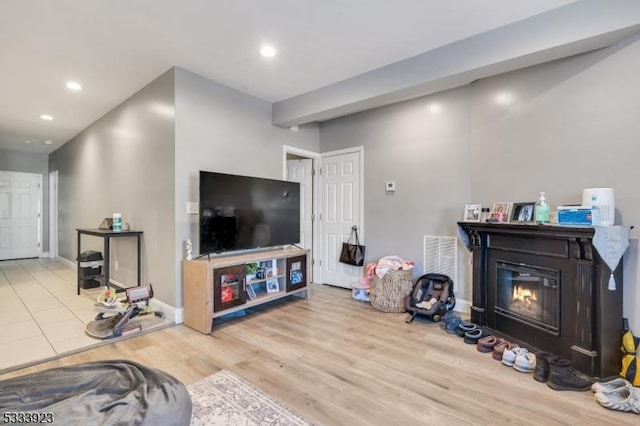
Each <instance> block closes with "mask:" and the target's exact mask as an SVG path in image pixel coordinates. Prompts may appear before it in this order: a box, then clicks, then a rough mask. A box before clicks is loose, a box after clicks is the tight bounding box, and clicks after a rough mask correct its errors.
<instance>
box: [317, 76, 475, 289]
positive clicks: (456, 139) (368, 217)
mask: <svg viewBox="0 0 640 426" xmlns="http://www.w3.org/2000/svg"><path fill="white" fill-rule="evenodd" d="M469 107H470V88H469V87H468V86H467V87H462V88H459V89H454V90H449V91H446V92H442V93H439V94H435V95H431V96H427V97H423V98H419V99H415V100H411V101H407V102H403V103H399V104H395V105H391V106H387V107H381V108H377V109H374V110H371V111H366V112H362V113H359V114H354V115H351V116H347V117H344V118H339V119H335V120H331V121H327V122H325V123H322V124H321V125H320V146H321V150H322V152H327V151H333V150H338V149H342V148H347V147H351V146H359V145H362V146H363V147H364V155H363V156H364V162H363V167H364V169H363V172H364V232H363V237H364V238H363V242H364V243H365V245H366V247H367V251H366V259H365V262H373V261H376V260H378V259H380V258H381V257H383V256H387V255H398V256H400V257H402V258H403V259H405V260H410V261H413V262H415V270H414V276H415V277H417V276H419V275H421V274H422V272H423V271H422V259H423V254H422V252H423V249H422V247H423V237H424V236H425V235H435V236H456V235H457V234H456V232H457V227H456V223H455V221H456V220H460V219H462V213H463V210H464V205H465V203H467V202H469V201H470V200H471V177H470V170H469V162H470V159H469ZM387 181H395V182H396V191H395V192H392V193H388V192H385V182H387ZM458 269H459V277H458V281H459V282H457V283H455V293H456V296H457V297H462V298H467V299H471V286H470V284H469V285H468V286H466V287H465V284H464V283H465V281H466V279H465V273H466V269H465V268H458ZM428 272H431V271H428Z"/></svg>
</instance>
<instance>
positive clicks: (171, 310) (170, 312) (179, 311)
mask: <svg viewBox="0 0 640 426" xmlns="http://www.w3.org/2000/svg"><path fill="white" fill-rule="evenodd" d="M57 260H59V261H60V262H62V263H64V264H65V265H67V266H68V267H70V268H72V269H73V270H77V269H78V264H77V263H76V262H72V261H70V260H69V259H65V258H64V257H58V258H57ZM109 282H110V283H111V284H115V285H117V286H118V287H122V288H126V287H127V286H126V285H124V284H122V283H120V282H118V281H116V280H112V279H109ZM149 304H150V305H151V308H153V310H154V311H155V312H162V313H163V314H164V316H165V318H167V319H168V320H170V321H172V322H174V323H175V324H182V323H183V322H184V308H176V307H174V306H171V305H168V304H166V303H164V302H163V301H161V300H158V299H151V300H150V301H149Z"/></svg>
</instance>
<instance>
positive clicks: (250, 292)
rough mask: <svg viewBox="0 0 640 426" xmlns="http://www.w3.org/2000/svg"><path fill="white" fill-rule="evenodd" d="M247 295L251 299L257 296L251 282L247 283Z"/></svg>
mask: <svg viewBox="0 0 640 426" xmlns="http://www.w3.org/2000/svg"><path fill="white" fill-rule="evenodd" d="M247 297H249V300H253V299H255V298H256V292H255V290H254V289H253V287H251V285H250V284H247Z"/></svg>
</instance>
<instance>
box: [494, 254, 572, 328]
mask: <svg viewBox="0 0 640 426" xmlns="http://www.w3.org/2000/svg"><path fill="white" fill-rule="evenodd" d="M496 269H497V281H496V286H497V288H496V305H495V307H494V311H495V313H496V315H502V316H505V317H507V318H512V319H514V320H517V321H521V322H523V323H525V324H528V325H529V326H531V327H537V328H539V329H542V330H545V331H547V332H549V333H551V334H553V335H555V336H557V335H558V334H559V333H560V290H559V288H558V284H559V282H560V271H558V270H553V269H551V270H547V269H543V268H539V267H537V266H528V265H523V264H518V263H512V262H504V261H500V262H496Z"/></svg>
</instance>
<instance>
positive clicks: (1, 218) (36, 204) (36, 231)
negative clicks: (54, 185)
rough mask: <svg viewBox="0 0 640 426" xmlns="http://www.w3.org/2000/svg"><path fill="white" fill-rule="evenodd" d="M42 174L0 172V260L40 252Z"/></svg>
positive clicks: (29, 255) (35, 255)
mask: <svg viewBox="0 0 640 426" xmlns="http://www.w3.org/2000/svg"><path fill="white" fill-rule="evenodd" d="M41 241H42V175H39V174H36V173H21V172H4V171H0V260H7V259H23V258H29V257H39V256H40V253H41V251H42V247H41Z"/></svg>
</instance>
